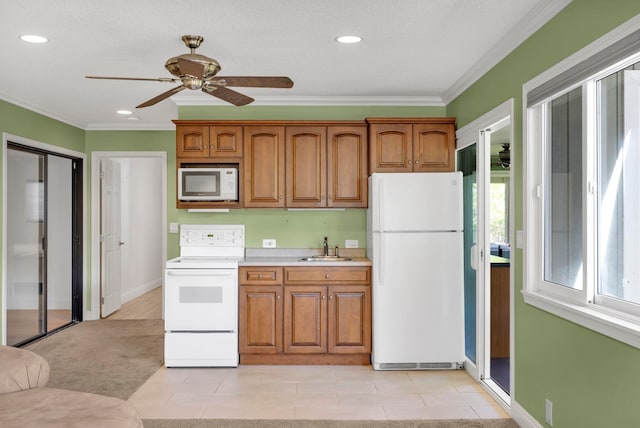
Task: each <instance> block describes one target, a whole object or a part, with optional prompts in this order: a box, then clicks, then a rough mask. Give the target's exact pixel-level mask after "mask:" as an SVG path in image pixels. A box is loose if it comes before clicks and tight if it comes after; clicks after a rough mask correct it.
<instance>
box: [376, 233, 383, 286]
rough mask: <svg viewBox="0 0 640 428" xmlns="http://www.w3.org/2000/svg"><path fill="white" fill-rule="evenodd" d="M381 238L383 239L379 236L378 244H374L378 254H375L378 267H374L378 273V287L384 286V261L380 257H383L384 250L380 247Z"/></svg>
mask: <svg viewBox="0 0 640 428" xmlns="http://www.w3.org/2000/svg"><path fill="white" fill-rule="evenodd" d="M382 239H383V237H382V236H380V245H377V246H376V250H377V253H378V254H376V255H377V256H378V263H377V265H378V268H377V269H376V272H377V273H378V286H379V287H382V286H384V263H383V261H382V257H383V254H384V251H383V249H382Z"/></svg>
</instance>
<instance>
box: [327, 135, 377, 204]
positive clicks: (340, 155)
mask: <svg viewBox="0 0 640 428" xmlns="http://www.w3.org/2000/svg"><path fill="white" fill-rule="evenodd" d="M367 147H368V145H367V129H366V127H363V126H361V127H357V126H330V127H329V128H328V129H327V206H328V207H338V208H347V207H360V208H366V207H367V177H368V174H367Z"/></svg>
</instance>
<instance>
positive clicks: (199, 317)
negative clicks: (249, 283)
mask: <svg viewBox="0 0 640 428" xmlns="http://www.w3.org/2000/svg"><path fill="white" fill-rule="evenodd" d="M164 289H165V295H164V304H165V320H164V325H165V330H167V331H216V332H237V330H238V270H237V269H167V270H166V271H165V286H164Z"/></svg>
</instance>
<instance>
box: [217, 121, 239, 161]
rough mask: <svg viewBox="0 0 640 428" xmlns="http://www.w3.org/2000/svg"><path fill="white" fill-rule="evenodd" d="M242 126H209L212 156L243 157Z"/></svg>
mask: <svg viewBox="0 0 640 428" xmlns="http://www.w3.org/2000/svg"><path fill="white" fill-rule="evenodd" d="M242 145H243V140H242V126H240V125H229V126H212V127H210V128H209V147H210V150H209V153H210V156H211V157H212V158H228V157H232V158H240V157H242Z"/></svg>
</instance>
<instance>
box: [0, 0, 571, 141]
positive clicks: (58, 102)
mask: <svg viewBox="0 0 640 428" xmlns="http://www.w3.org/2000/svg"><path fill="white" fill-rule="evenodd" d="M568 1H569V0H517V1H505V0H237V1H218V0H191V1H189V2H186V1H176V0H109V1H104V0H102V1H98V0H56V1H51V0H24V1H21V0H16V1H10V2H9V1H6V2H3V5H2V8H1V12H0V52H2V53H3V57H4V58H5V61H4V65H3V67H2V68H1V69H0V77H1V78H0V98H1V99H4V100H7V101H9V102H12V103H15V104H18V105H20V106H24V107H26V108H29V109H31V110H34V111H37V112H40V113H43V114H45V115H48V116H51V117H54V118H56V119H59V120H62V121H64V122H67V123H70V124H72V125H75V126H78V127H81V128H83V129H173V126H172V124H171V122H170V120H171V119H175V118H177V105H176V103H178V104H181V105H182V104H191V105H206V104H209V105H222V104H223V103H222V102H220V101H219V100H218V99H217V98H214V97H211V96H208V95H206V94H203V93H202V92H199V91H182V92H181V93H179V94H178V95H175V96H173V97H172V98H171V99H169V100H165V101H163V102H161V103H159V104H157V105H155V106H152V107H148V108H144V109H138V110H135V112H134V114H135V115H136V116H138V117H139V118H140V120H138V121H131V120H127V119H126V118H124V117H120V116H118V115H117V114H116V110H118V109H130V110H132V109H134V107H135V106H136V105H138V104H140V103H141V102H143V101H146V100H148V99H149V98H152V97H154V96H156V95H158V94H160V93H161V92H164V91H166V90H168V89H170V88H171V87H173V86H176V84H175V83H172V84H167V83H160V82H143V81H117V80H114V81H107V80H89V79H85V78H84V76H85V75H103V76H124V77H152V78H155V77H170V75H169V73H168V72H167V71H166V70H165V69H164V63H165V61H166V60H167V59H168V58H170V57H173V56H176V55H180V54H182V53H187V52H188V50H187V48H186V47H185V46H184V44H183V42H182V41H181V40H180V37H181V36H182V35H184V34H198V35H201V36H203V37H204V39H205V40H204V43H203V44H202V46H201V47H200V49H198V53H200V54H203V55H207V56H210V57H213V58H215V59H217V60H218V61H219V62H220V64H221V65H222V71H221V72H220V75H226V76H234V75H238V76H242V75H285V76H289V77H290V78H291V79H292V80H293V81H294V82H295V85H294V87H293V88H292V89H266V88H246V89H245V88H242V89H239V91H241V92H243V93H246V94H247V95H250V96H252V97H254V98H255V99H256V102H255V103H254V104H255V105H270V104H271V105H273V104H287V105H300V104H310V105H345V104H358V105H389V104H398V105H443V104H444V103H446V102H448V101H451V99H453V97H455V96H456V95H458V94H459V93H460V92H461V91H462V90H464V89H465V88H466V87H468V86H469V84H471V83H472V82H473V81H474V80H475V79H477V78H478V77H480V76H481V75H482V74H483V73H484V72H486V71H487V70H488V69H489V68H490V67H491V66H493V65H495V64H496V63H497V62H498V61H499V60H500V59H502V58H503V57H504V56H505V55H506V54H508V53H509V52H510V51H511V50H512V49H513V48H514V47H515V46H517V45H518V44H519V43H521V42H522V41H523V40H524V39H525V38H526V37H528V36H529V35H530V34H532V33H533V32H534V31H536V30H537V29H538V28H539V27H540V26H541V25H543V24H544V23H545V22H547V21H548V20H549V19H550V18H552V17H553V16H554V15H555V14H556V13H557V12H558V11H559V10H560V9H562V8H563V7H564V6H566V4H568ZM26 33H36V34H42V35H44V36H46V37H48V38H49V40H50V42H49V43H47V44H44V45H30V44H27V43H25V42H23V41H21V40H20V39H19V36H20V35H22V34H26ZM341 34H358V35H361V36H362V37H363V38H364V41H363V42H362V43H360V44H358V45H340V44H337V43H336V42H335V41H334V38H335V37H336V36H338V35H341ZM238 108H242V107H238Z"/></svg>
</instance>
